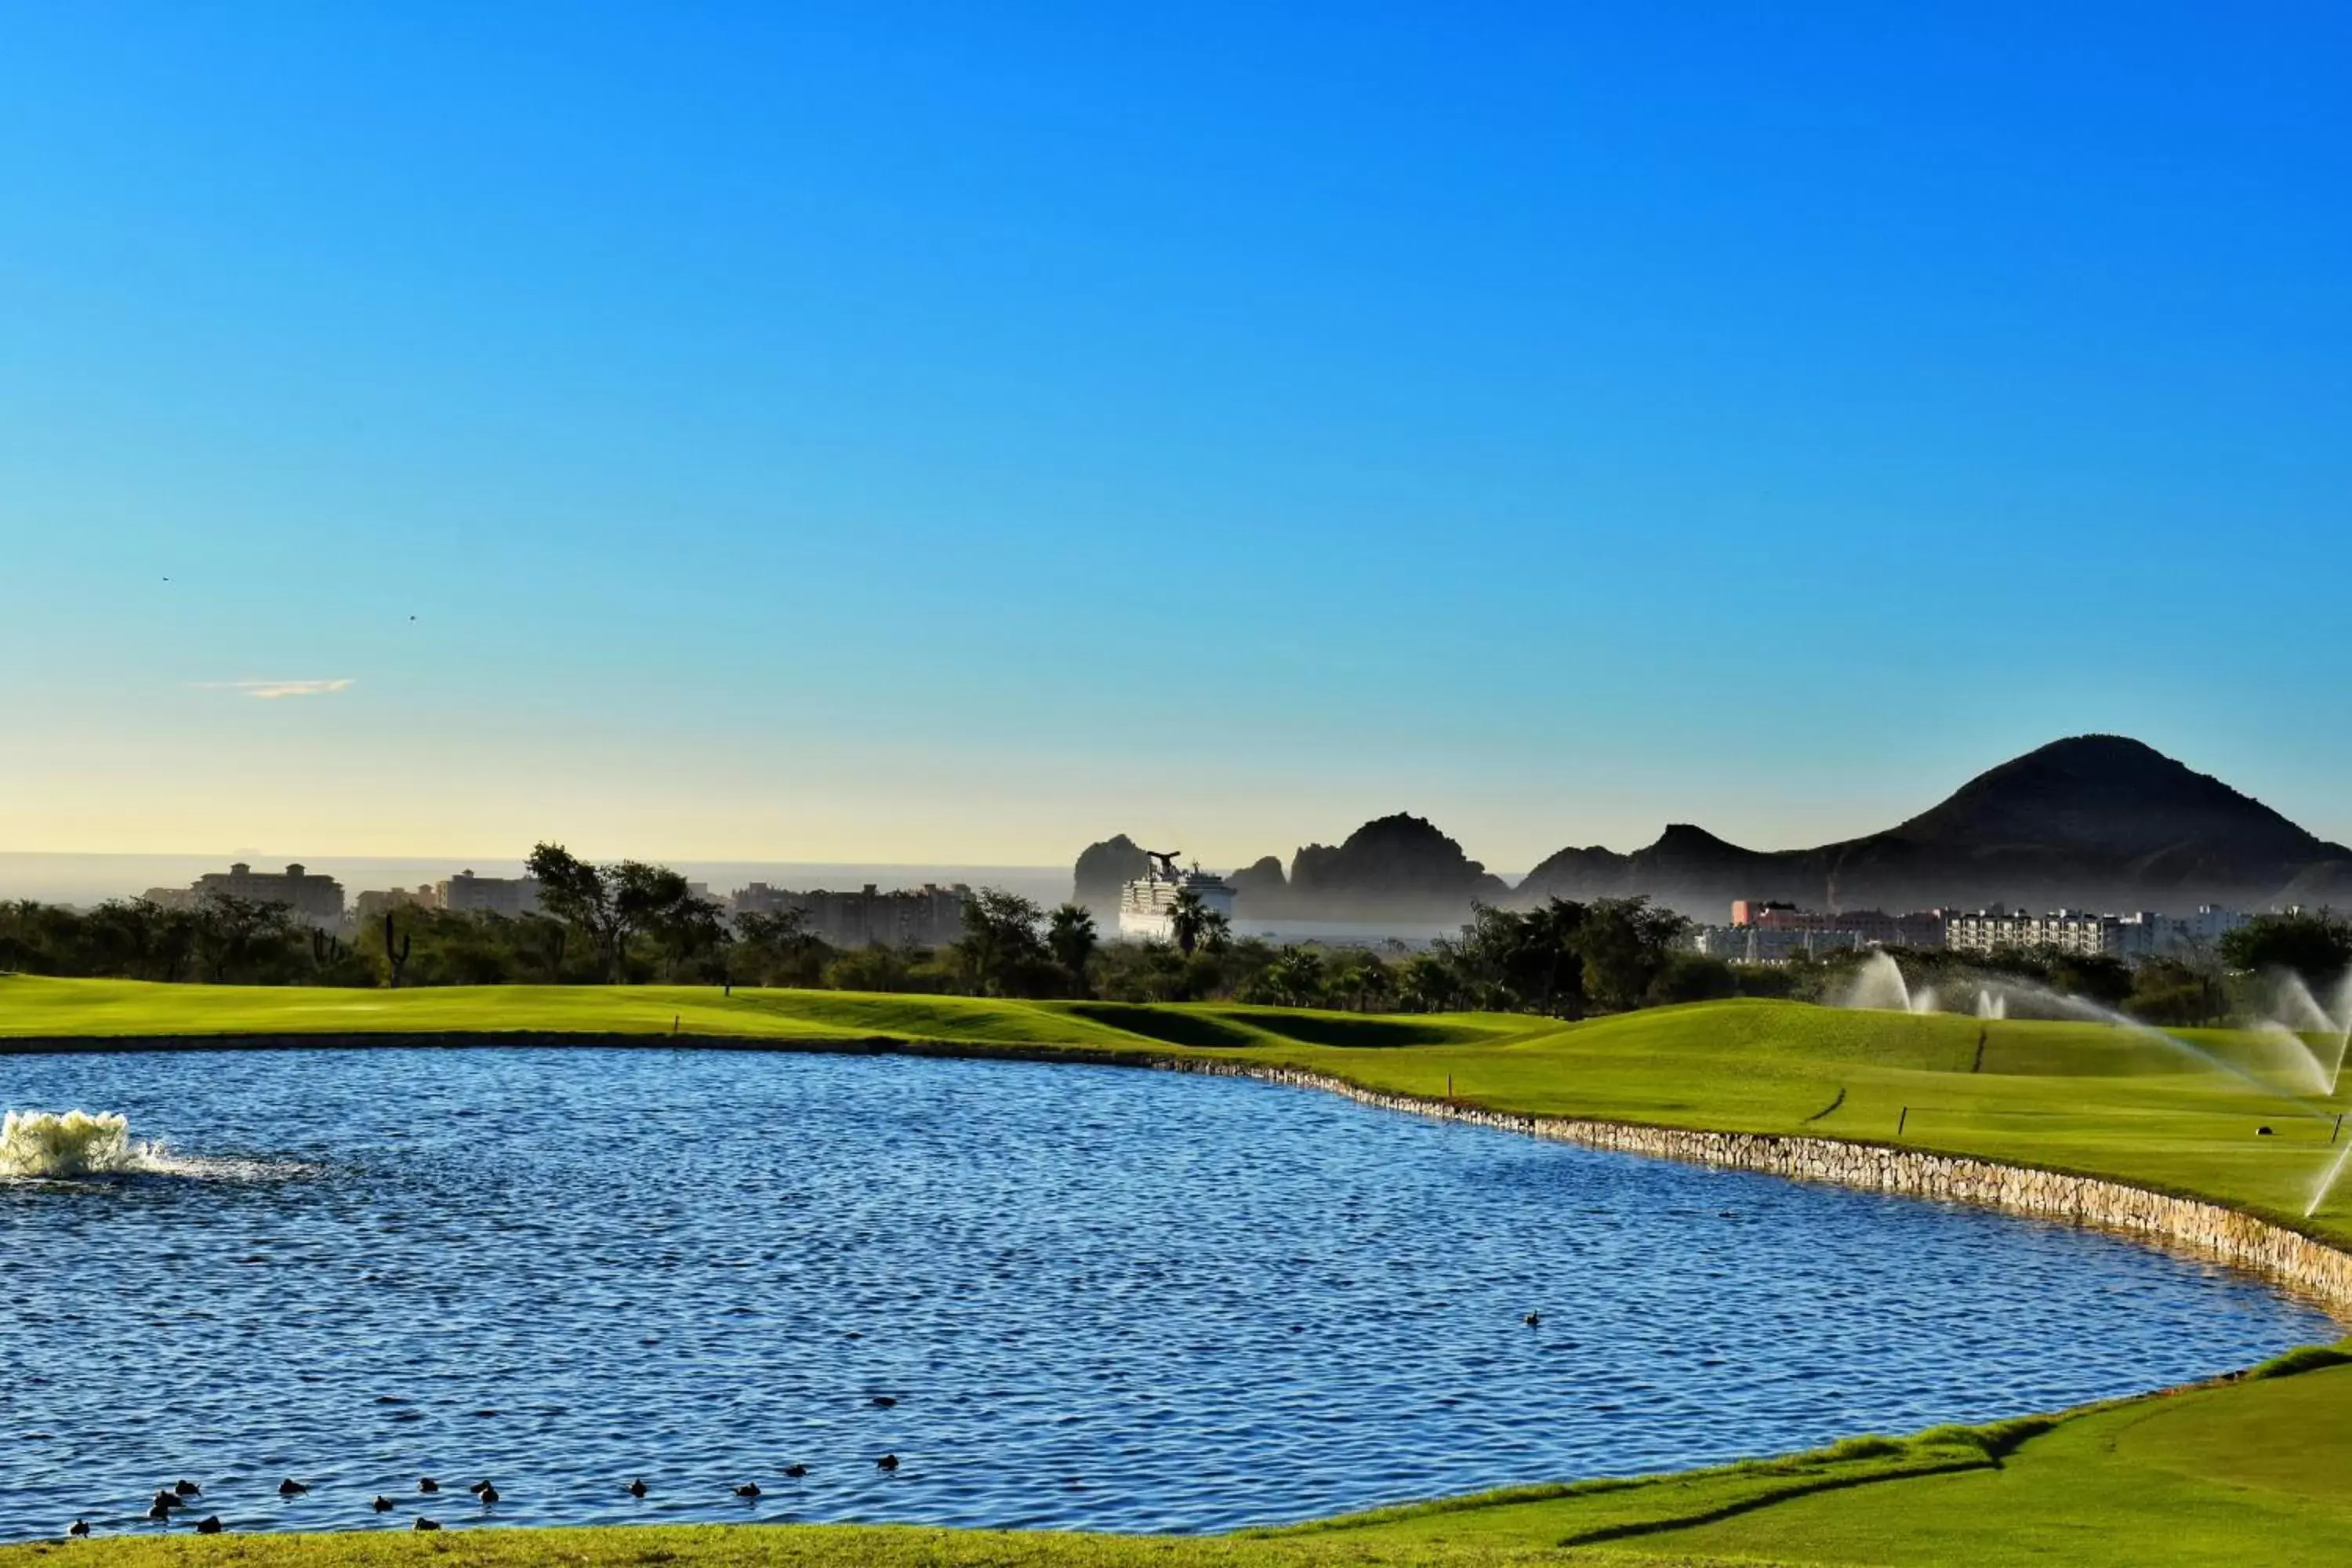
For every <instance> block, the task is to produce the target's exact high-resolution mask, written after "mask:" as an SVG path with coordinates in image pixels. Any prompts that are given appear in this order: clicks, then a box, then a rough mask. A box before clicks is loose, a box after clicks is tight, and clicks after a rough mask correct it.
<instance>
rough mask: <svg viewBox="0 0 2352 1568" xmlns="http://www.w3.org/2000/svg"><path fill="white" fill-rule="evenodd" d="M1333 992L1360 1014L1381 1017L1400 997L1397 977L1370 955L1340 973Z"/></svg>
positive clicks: (1385, 965) (1376, 956)
mask: <svg viewBox="0 0 2352 1568" xmlns="http://www.w3.org/2000/svg"><path fill="white" fill-rule="evenodd" d="M1333 989H1334V990H1336V991H1338V992H1339V994H1340V995H1342V996H1345V997H1346V998H1347V999H1348V1005H1349V1006H1350V1007H1352V1008H1354V1009H1355V1010H1356V1011H1357V1012H1359V1013H1378V1012H1381V1011H1383V1010H1384V1009H1385V1008H1386V1007H1387V1005H1388V1004H1389V1002H1390V1001H1391V999H1392V998H1393V997H1394V996H1395V995H1396V974H1395V973H1394V972H1393V971H1391V969H1390V968H1389V966H1388V965H1387V964H1385V963H1381V961H1380V958H1379V956H1378V955H1377V954H1374V953H1370V952H1367V953H1364V954H1363V955H1361V956H1360V958H1359V959H1358V961H1357V962H1355V963H1351V964H1349V966H1348V967H1347V968H1346V969H1345V970H1342V971H1341V972H1340V974H1339V980H1338V981H1337V982H1336V983H1335V984H1334V986H1333Z"/></svg>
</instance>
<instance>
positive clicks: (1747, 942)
mask: <svg viewBox="0 0 2352 1568" xmlns="http://www.w3.org/2000/svg"><path fill="white" fill-rule="evenodd" d="M1873 945H1874V943H1873V942H1872V941H1871V940H1870V939H1869V938H1867V937H1865V936H1864V935H1863V934H1862V933H1861V932H1860V931H1836V930H1827V929H1824V930H1819V931H1816V930H1811V929H1809V928H1807V927H1804V926H1769V925H1757V924H1748V925H1727V926H1701V927H1699V928H1698V929H1697V930H1696V931H1693V932H1692V933H1691V938H1690V946H1691V951H1692V952H1696V953H1699V954H1701V955H1702V956H1704V957H1706V958H1719V959H1722V960H1723V961H1724V962H1725V963H1788V962H1789V961H1790V959H1792V958H1798V957H1819V956H1821V955H1822V954H1824V953H1832V952H1847V951H1849V950H1852V949H1854V948H1863V947H1870V946H1873Z"/></svg>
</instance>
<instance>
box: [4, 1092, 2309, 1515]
mask: <svg viewBox="0 0 2352 1568" xmlns="http://www.w3.org/2000/svg"><path fill="white" fill-rule="evenodd" d="M0 1105H5V1106H12V1107H16V1108H18V1109H34V1108H39V1109H45V1110H65V1109H68V1108H71V1107H83V1108H87V1109H89V1110H106V1111H113V1112H120V1113H122V1114H124V1115H126V1116H127V1117H128V1118H129V1121H130V1124H131V1131H132V1132H133V1134H134V1135H135V1136H138V1137H142V1138H151V1139H159V1140H162V1141H163V1142H164V1143H165V1144H167V1145H168V1147H169V1149H170V1150H171V1151H173V1152H174V1153H175V1154H176V1155H177V1156H179V1157H180V1162H181V1163H173V1162H169V1161H166V1162H164V1163H163V1164H162V1167H161V1170H160V1172H159V1173H148V1174H138V1175H130V1176H116V1177H109V1178H104V1179H93V1180H84V1181H36V1180H23V1179H19V1180H15V1181H8V1182H0V1257H5V1259H6V1260H7V1261H6V1268H7V1270H8V1277H9V1282H10V1288H9V1292H8V1305H7V1307H6V1309H5V1313H0V1538H5V1539H25V1538H29V1537H37V1536H45V1535H54V1534H55V1533H56V1532H57V1531H59V1530H60V1529H61V1528H62V1527H63V1526H64V1525H65V1523H66V1522H67V1521H69V1520H72V1519H74V1518H76V1517H78V1516H79V1517H83V1518H87V1519H89V1521H91V1523H92V1524H93V1525H95V1526H97V1527H98V1528H99V1529H100V1530H101V1531H106V1530H115V1529H141V1530H152V1529H154V1528H157V1527H155V1526H152V1525H148V1524H145V1523H143V1522H142V1517H141V1516H142V1512H143V1510H145V1509H146V1507H147V1503H148V1499H149V1498H150V1496H152V1493H153V1491H154V1490H155V1489H156V1488H157V1487H159V1486H167V1485H169V1484H170V1483H172V1482H173V1481H174V1480H176V1479H181V1478H183V1477H184V1478H187V1479H191V1480H194V1481H195V1482H197V1483H199V1484H201V1485H202V1487H203V1488H204V1492H203V1502H204V1504H205V1511H212V1512H217V1513H218V1514H220V1515H221V1516H222V1518H223V1519H224V1520H225V1521H226V1522H227V1524H228V1526H229V1527H230V1528H231V1529H235V1530H253V1529H304V1530H324V1529H358V1528H369V1527H378V1526H380V1527H383V1528H395V1529H407V1528H409V1527H410V1526H411V1524H412V1522H413V1521H414V1519H415V1516H417V1515H418V1514H420V1513H423V1514H427V1515H430V1516H431V1517H433V1518H435V1519H436V1520H437V1521H441V1522H443V1523H444V1524H446V1525H448V1526H450V1527H452V1528H455V1527H458V1526H462V1525H467V1524H474V1523H481V1522H488V1521H495V1522H498V1523H500V1524H555V1523H604V1522H625V1521H698V1520H754V1519H756V1520H769V1521H780V1520H806V1521H838V1520H856V1521H908V1522H928V1523H940V1524H956V1525H991V1526H1054V1527H1071V1528H1083V1529H1090V1530H1121V1531H1208V1530H1223V1529H1229V1528H1234V1527H1237V1526H1242V1525H1247V1524H1255V1523H1265V1522H1272V1521H1290V1520H1298V1519H1304V1518H1307V1517H1310V1516H1314V1515H1318V1514H1327V1513H1330V1512H1333V1511H1336V1510H1344V1509H1353V1508H1362V1507H1367V1506H1370V1505H1374V1504H1379V1503H1386V1502H1395V1501H1400V1500H1407V1499H1414V1498H1424V1497H1431V1496H1436V1495H1439V1494H1444V1493H1450V1492H1461V1491H1467V1490H1472V1489H1481V1488H1486V1487H1493V1486H1499V1485H1504V1484H1507V1483H1513V1482H1523V1481H1538V1480H1553V1479H1572V1478H1579V1477H1588V1476H1599V1475H1611V1474H1627V1473H1632V1472H1636V1471H1644V1470H1657V1469H1664V1468H1679V1467H1685V1466H1693V1465H1704V1464H1710V1463H1716V1462H1720V1461H1724V1460H1727V1459H1732V1458H1740V1457H1744V1456H1750V1455H1760V1454H1769V1453H1774V1452H1779V1451H1782V1450H1786V1449H1791V1448H1797V1447H1806V1446H1810V1445H1814V1444H1819V1443H1822V1442H1825V1441H1829V1440H1832V1439H1834V1438H1838V1437H1842V1436H1850V1435H1853V1434H1855V1433H1859V1432H1864V1431H1881V1432H1902V1431H1907V1430H1912V1429H1916V1428H1918V1427H1921V1426H1929V1425H1932V1424H1935V1423H1938V1422H1944V1421H1969V1420H1981V1419H1989V1418H1992V1417H1997V1416H2004V1415H2017V1414H2021V1413H2024V1412H2028V1411H2034V1410H2044V1409H2051V1408H2054V1407H2057V1406H2062V1405H2069V1404H2074V1403H2077V1402H2080V1401H2084V1400H2088V1399H2093V1398H2098V1397H2102V1396H2107V1395H2114V1394H2126V1393H2133V1392H2137V1391H2141V1390H2145V1389H2148V1388H2152V1387H2155V1386H2158V1385H2159V1384H2167V1383H2172V1382H2178V1381H2181V1380H2184V1379H2189V1378H2195V1377H2199V1376H2203V1375H2208V1374H2211V1373H2220V1372H2222V1371H2225V1370H2228V1369H2231V1368H2233V1367H2239V1366H2243V1365H2246V1364H2248V1363H2252V1362H2253V1361H2255V1360H2258V1359H2260V1358H2262V1357H2263V1356H2266V1355H2269V1354H2272V1353H2273V1352H2277V1351H2279V1350H2282V1349H2284V1348H2285V1347H2287V1346H2290V1345H2294V1344H2297V1343H2302V1342H2309V1341H2312V1340H2317V1339H2326V1338H2332V1337H2334V1336H2335V1334H2336V1332H2338V1331H2337V1330H2336V1328H2335V1327H2334V1326H2333V1325H2332V1324H2331V1323H2330V1321H2328V1320H2327V1319H2326V1317H2325V1316H2324V1315H2323V1314H2322V1313H2320V1312H2319V1311H2318V1310H2315V1309H2314V1308H2312V1307H2310V1306H2308V1305H2306V1304H2304V1303H2301V1302H2298V1301H2296V1300H2292V1299H2289V1298H2286V1297H2284V1296H2282V1295H2279V1294H2277V1293H2274V1292H2273V1291H2272V1290H2270V1289H2266V1288H2265V1287H2264V1286H2263V1285H2262V1284H2261V1283H2259V1282H2257V1281H2255V1280H2252V1279H2248V1278H2246V1277H2243V1276H2241V1275H2235V1274H2232V1273H2230V1272H2228V1271H2225V1270H2221V1269H2219V1268H2211V1267H2208V1266H2204V1265H2201V1264H2199V1263H2196V1262H2193V1261H2189V1260H2187V1259H2183V1258H2177V1257H2171V1256H2167V1255H2165V1254H2162V1253H2159V1252H2156V1251H2152V1250H2149V1249H2147V1248H2145V1247H2138V1246H2136V1245H2133V1244H2130V1243H2127V1242H2126V1241H2123V1240H2121V1239H2118V1238H2116V1237H2111V1236H2107V1235H2104V1234H2099V1233H2095V1232H2090V1231H2083V1230H2076V1229H2071V1228H2067V1227H2063V1226H2051V1225H2042V1224H2036V1223H2032V1222H2029V1221H2025V1220H2021V1219H2017V1218H2014V1217H2010V1216H2004V1215H1993V1214H1989V1213H1984V1212H1980V1211H1975V1210H1969V1209H1965V1208H1959V1207H1950V1206H1944V1205H1931V1204H1923V1203H1918V1202H1914V1201H1909V1200H1904V1199H1896V1198H1888V1197H1882V1196H1878V1195H1874V1194H1861V1193H1853V1192H1846V1191H1842V1190H1836V1189H1831V1188H1823V1187H1809V1186H1804V1185H1800V1184H1793V1183H1789V1182H1784V1181H1780V1180H1778V1179H1775V1178H1771V1177H1766V1176H1758V1175H1749V1174H1742V1173H1727V1172H1714V1171H1707V1170H1703V1169H1698V1168H1694V1167H1687V1166H1681V1165H1675V1164H1671V1163H1661V1162H1654V1161H1647V1160H1643V1159H1639V1158H1636V1157H1632V1156H1625V1155H1617V1154H1609V1153H1602V1152H1594V1151H1590V1150H1584V1149H1579V1148H1575V1147H1572V1146H1568V1145H1562V1144H1555V1143H1546V1142H1536V1141H1534V1140H1530V1139H1525V1138H1519V1137H1514V1136H1510V1135H1507V1134H1503V1133H1497V1132H1493V1131H1482V1130H1479V1129H1475V1128H1469V1127H1463V1126H1456V1125H1450V1124H1445V1123H1442V1122H1437V1121H1426V1120H1423V1119H1420V1118H1415V1117H1409V1116H1400V1115H1395V1114H1391V1113H1388V1112H1383V1111H1380V1110H1371V1109H1368V1108H1365V1107H1362V1106H1359V1105H1355V1104H1353V1103H1350V1102H1349V1101H1346V1100H1339V1099H1338V1098H1335V1097H1331V1096H1326V1095H1322V1094H1317V1093H1312V1092H1307V1091H1301V1090H1297V1089H1282V1088H1276V1087H1273V1086H1269V1085H1264V1084H1258V1083H1253V1082H1249V1081H1246V1080H1241V1079H1204V1078H1195V1077H1185V1076H1176V1075H1167V1074H1160V1073H1150V1072H1139V1071H1134V1070H1128V1069H1118V1068H1087V1067H1065V1066H1053V1067H1048V1066H1038V1065H1029V1064H1019V1063H1009V1062H977V1061H940V1060H925V1059H914V1058H851V1057H824V1056H794V1055H789V1054H778V1053H764V1052H725V1051H697V1050H680V1051H668V1050H658V1049H645V1050H588V1049H582V1050H528V1049H503V1048H482V1049H467V1050H403V1049H380V1050H318V1051H253V1052H228V1051H223V1052H184V1053H179V1052H147V1053H134V1054H123V1055H88V1056H70V1055H68V1056H47V1057H7V1058H0ZM1531 1313H1532V1314H1535V1315H1536V1318H1537V1320H1538V1321H1537V1322H1536V1323H1535V1324H1534V1325H1532V1326H1531V1325H1530V1324H1529V1323H1528V1321H1526V1319H1527V1317H1528V1314H1531ZM886 1455H889V1456H895V1457H896V1458H897V1459H898V1465H897V1468H895V1469H891V1468H883V1467H882V1466H880V1465H879V1464H878V1463H877V1461H878V1460H880V1459H881V1458H883V1457H884V1456H886ZM789 1467H804V1468H805V1474H803V1475H801V1476H798V1477H794V1476H792V1475H790V1474H788V1468H789ZM424 1476H432V1477H434V1478H436V1479H438V1480H439V1481H440V1482H441V1483H442V1487H443V1489H442V1491H441V1492H440V1493H439V1494H438V1495H437V1496H434V1497H429V1498H428V1497H423V1496H420V1495H419V1493H418V1489H417V1483H418V1479H419V1478H420V1477H424ZM289 1477H291V1478H295V1479H299V1480H301V1481H302V1482H303V1483H305V1484H306V1485H307V1486H308V1488H309V1490H308V1492H307V1493H306V1494H304V1495H301V1496H298V1497H293V1498H290V1499H281V1498H280V1497H278V1495H277V1487H278V1482H279V1481H280V1480H281V1479H285V1478H289ZM639 1478H642V1479H644V1481H645V1483H646V1495H645V1496H644V1497H643V1498H637V1497H635V1496H632V1495H631V1493H630V1492H629V1491H628V1490H627V1488H628V1485H629V1483H630V1482H631V1481H633V1480H635V1479H639ZM479 1479H490V1480H493V1481H494V1482H495V1483H496V1485H497V1488H498V1489H499V1494H500V1495H499V1501H498V1502H497V1503H496V1504H495V1505H494V1506H490V1507H487V1508H486V1507H484V1506H483V1505H481V1504H479V1503H478V1502H476V1501H475V1500H474V1499H473V1498H471V1497H470V1496H467V1495H466V1494H465V1492H464V1491H463V1488H464V1487H465V1486H466V1485H467V1484H468V1483H471V1482H474V1481H477V1480H479ZM747 1483H750V1484H754V1485H756V1486H758V1487H759V1488H760V1489H761V1495H759V1496H758V1497H757V1498H751V1499H746V1498H739V1497H738V1496H736V1495H735V1489H736V1488H738V1487H740V1486H743V1485H745V1484H747ZM378 1493H382V1494H383V1495H385V1496H386V1497H388V1498H389V1499H391V1500H393V1501H394V1503H395V1504H396V1505H397V1506H396V1507H395V1508H394V1509H393V1510H390V1511H388V1512H384V1513H382V1514H379V1513H377V1512H375V1511H373V1510H372V1507H371V1500H372V1499H373V1498H374V1497H375V1496H376V1495H377V1494H378Z"/></svg>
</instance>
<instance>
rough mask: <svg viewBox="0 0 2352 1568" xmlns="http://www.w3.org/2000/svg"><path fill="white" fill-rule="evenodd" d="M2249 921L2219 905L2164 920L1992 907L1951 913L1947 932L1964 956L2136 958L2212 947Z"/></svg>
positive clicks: (2142, 914)
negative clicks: (2039, 951) (2020, 951)
mask: <svg viewBox="0 0 2352 1568" xmlns="http://www.w3.org/2000/svg"><path fill="white" fill-rule="evenodd" d="M2247 918H2248V917H2247V916H2245V915H2243V914H2241V913H2240V912H2238V911H2237V910H2231V909H2224V908H2222V907H2221V906H2220V905H2218V904H2200V905H2199V906H2198V908H2197V912H2196V913H2195V914H2193V915H2162V914H2158V913H2157V912H2156V911H2154V910H2137V911H2135V912H2134V913H2131V914H2120V915H2118V914H2092V913H2090V912H2088V911H2087V910H2051V911H2049V912H2048V913H2046V914H2038V915H2037V914H2029V913H2027V912H2026V911H2025V910H2005V909H2002V908H2000V906H1998V905H1996V906H1994V907H1993V908H1991V909H1989V910H1976V911H1975V912H1974V913H1971V914H1958V913H1955V914H1953V915H1951V916H1950V917H1949V919H1948V921H1946V930H1947V933H1948V935H1947V941H1948V944H1949V945H1950V946H1952V947H1954V948H1956V949H1958V950H1959V951H1960V952H1997V951H1999V950H2000V949H2002V948H2027V949H2032V948H2050V949H2054V950H2055V951H2057V952H2078V953H2104V954H2105V955H2106V956H2108V957H2111V958H2132V959H2137V958H2153V957H2156V956H2158V955H2159V954H2162V953H2168V952H2187V951H2192V950H2195V949H2198V948H2202V947H2206V946H2210V944H2211V943H2212V942H2214V941H2215V940H2217V939H2218V938H2220V937H2221V936H2222V935H2224V934H2226V933H2227V932H2230V931H2235V930H2237V929H2238V928H2239V927H2240V926H2242V925H2244V924H2245V923H2246V921H2247Z"/></svg>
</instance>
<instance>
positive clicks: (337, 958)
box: [310, 926, 348, 970]
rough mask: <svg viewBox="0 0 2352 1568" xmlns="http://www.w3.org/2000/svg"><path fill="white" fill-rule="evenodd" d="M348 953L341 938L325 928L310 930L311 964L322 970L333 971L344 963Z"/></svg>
mask: <svg viewBox="0 0 2352 1568" xmlns="http://www.w3.org/2000/svg"><path fill="white" fill-rule="evenodd" d="M347 951H348V950H347V949H346V948H345V947H344V946H343V939H342V938H341V937H339V936H336V935H334V934H332V933H331V932H330V931H327V930H326V928H325V927H323V926H312V927H311V928H310V962H311V963H314V964H316V965H317V966H318V967H319V968H320V969H321V970H326V969H332V968H333V967H334V966H335V965H337V964H339V963H342V961H343V954H344V952H347Z"/></svg>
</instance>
